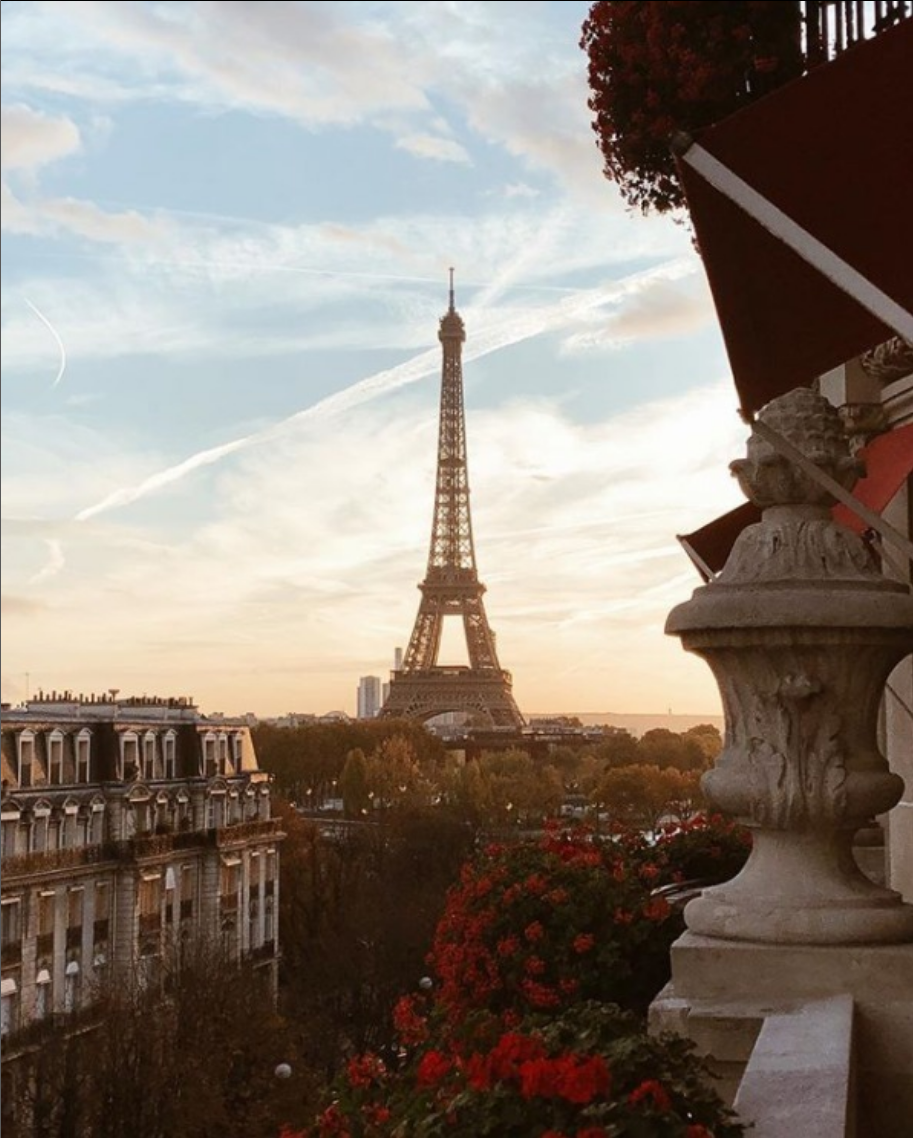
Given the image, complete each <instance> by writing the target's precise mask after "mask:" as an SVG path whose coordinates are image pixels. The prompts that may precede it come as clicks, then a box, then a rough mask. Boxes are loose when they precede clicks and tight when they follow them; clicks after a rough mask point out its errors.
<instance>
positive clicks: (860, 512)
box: [746, 415, 913, 561]
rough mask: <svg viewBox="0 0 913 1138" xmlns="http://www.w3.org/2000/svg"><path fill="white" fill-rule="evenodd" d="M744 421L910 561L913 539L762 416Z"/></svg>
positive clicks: (912, 552)
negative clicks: (816, 463)
mask: <svg viewBox="0 0 913 1138" xmlns="http://www.w3.org/2000/svg"><path fill="white" fill-rule="evenodd" d="M746 421H747V422H748V423H749V424H750V425H751V429H752V430H753V431H754V432H755V434H756V435H760V436H761V438H762V439H764V441H765V442H767V443H770V445H771V446H772V447H773V448H774V450H776V451H778V452H779V453H780V454H782V455H783V457H784V458H788V459H789V461H790V462H792V463H794V464H795V465H796V466H798V467H799V469H800V470H801V471H803V472H804V473H805V474H807V475H808V476H809V478H812V479H814V481H815V482H817V483H818V485H819V486H823V487H824V489H825V490H827V491H828V492H829V493H830V494H831V495H833V497H835V498H836V499H837V501H838V502H842V503H843V505H844V506H846V507H847V509H849V510H852V511H853V513H854V514H855V515H856V516H857V517H858V518H861V519H862V520H863V521H864V522H865V523H866V524H867V525H869V526H871V528H872V529H873V530H876V531H877V532H878V533H879V534H881V536H882V538H883V539H884V540H885V541H886V542H889V543H890V544H891V545H894V546H896V547H897V548H898V549H900V550H901V551H902V552H903V554H904V555H905V556H906V557H908V558H909V559H910V560H911V561H913V541H910V540H909V538H906V537H904V535H903V534H902V533H901V532H900V531H899V530H896V529H895V528H894V527H893V526H892V525H891V524H890V522H886V521H885V520H884V518H883V517H882V516H881V515H880V514H877V513H875V511H874V510H870V509H869V507H868V506H867V505H865V503H864V502H860V500H859V499H858V498H857V497H855V495H853V494H851V493H850V492H849V491H848V490H845V489H844V488H843V487H842V486H841V485H840V483H839V482H837V481H836V479H834V478H831V476H830V475H829V474H828V473H827V471H825V470H822V469H821V467H820V466H816V465H815V464H814V463H813V462H812V460H811V459H810V458H809V457H808V456H807V455H804V454H803V453H802V451H801V450H799V449H798V447H795V446H793V444H792V443H791V442H790V441H789V439H786V438H784V437H783V435H781V434H780V433H779V431H775V430H774V429H773V428H772V427H771V426H770V425H769V424H768V423H765V422H764V421H763V419H758V418H756V417H755V416H751V415H750V416H748V417H747V420H746Z"/></svg>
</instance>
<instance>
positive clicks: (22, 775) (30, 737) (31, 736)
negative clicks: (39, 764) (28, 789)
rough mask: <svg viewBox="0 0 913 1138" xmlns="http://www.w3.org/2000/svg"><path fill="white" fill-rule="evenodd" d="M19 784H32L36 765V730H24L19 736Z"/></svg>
mask: <svg viewBox="0 0 913 1138" xmlns="http://www.w3.org/2000/svg"><path fill="white" fill-rule="evenodd" d="M18 760H19V763H18V765H19V770H18V772H17V773H18V776H19V785H20V786H32V785H34V781H33V778H34V776H33V773H32V772H33V768H34V765H35V732H34V731H23V732H22V733H21V734H20V736H19V755H18Z"/></svg>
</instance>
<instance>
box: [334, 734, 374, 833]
mask: <svg viewBox="0 0 913 1138" xmlns="http://www.w3.org/2000/svg"><path fill="white" fill-rule="evenodd" d="M339 792H340V794H341V795H342V806H343V810H344V811H345V814H346V817H348V818H358V817H361V816H362V815H364V814H366V813H367V811H368V808H369V806H370V805H371V797H370V793H369V790H368V762H367V759H366V758H365V753H364V751H363V750H362V749H361V747H355V748H354V749H353V750H351V751H349V754H348V756H347V758H346V765H345V766H344V767H343V768H342V774H341V775H340V776H339Z"/></svg>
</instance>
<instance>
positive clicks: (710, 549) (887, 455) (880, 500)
mask: <svg viewBox="0 0 913 1138" xmlns="http://www.w3.org/2000/svg"><path fill="white" fill-rule="evenodd" d="M859 457H860V458H861V459H862V460H863V462H864V463H865V468H866V473H865V475H864V477H862V478H860V480H859V481H858V482H857V483H856V485H855V487H854V488H853V495H854V496H855V497H856V498H858V499H859V500H860V501H861V502H862V504H863V505H865V506H868V507H869V508H870V509H872V510H875V512H876V513H879V514H881V513H883V512H884V510H885V507H886V506H887V505H888V503H889V502H890V501H891V500H892V499H893V498H894V496H895V495H896V494H897V492H898V491H899V490H900V488H901V486H902V485H903V483H904V481H905V479H907V478H909V477H910V476H911V475H913V423H910V424H908V425H907V426H905V427H897V428H895V430H893V431H888V432H887V433H886V434H884V435H879V436H878V437H877V438H875V439H873V440H872V442H870V443H869V445H868V446H866V447H863V449H862V450H861V451H860V452H859ZM833 514H834V519H835V521H838V522H840V523H841V524H842V525H845V526H849V528H850V529H853V530H856V532H857V533H861V532H862V531H863V530H864V529H866V528H867V526H866V524H865V522H863V521H862V520H861V519H859V518H857V517H856V515H855V514H853V513H852V512H851V511H850V510H849V509H848V508H847V507H846V506H842V505H837V506H835V507H834V510H833ZM760 519H761V511H760V510H759V509H758V507H757V506H755V505H753V504H752V503H751V502H746V503H745V504H744V505H743V506H739V507H738V508H737V509H735V510H730V511H729V513H728V514H723V515H722V516H721V517H719V518H716V519H715V521H712V522H709V523H708V524H707V525H705V526H701V528H700V529H697V530H695V531H694V532H693V533H689V534H684V535H682V536H681V537H680V538H679V541H681V542H682V544H683V545H684V546H685V547H686V548H687V549H688V550H689V551H690V552H692V553H694V554H696V555H697V560H698V562H701V563H703V565H704V566H706V568H707V569H708V570H709V571H710V572H711V573H719V571H720V570H721V569H722V568H723V566H724V565H725V564H726V559H727V558H728V557H729V554H730V552H731V551H732V547H733V545H735V542H736V538H737V537H738V536H739V534H740V533H741V532H742V530H744V529H745V528H746V527H748V526H750V525H754V523H755V522H757V521H760ZM702 575H703V576H705V577H706V573H702Z"/></svg>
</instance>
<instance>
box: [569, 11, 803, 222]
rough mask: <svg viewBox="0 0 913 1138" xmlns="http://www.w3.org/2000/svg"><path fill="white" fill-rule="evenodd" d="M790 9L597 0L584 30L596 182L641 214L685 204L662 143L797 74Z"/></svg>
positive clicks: (799, 64)
mask: <svg viewBox="0 0 913 1138" xmlns="http://www.w3.org/2000/svg"><path fill="white" fill-rule="evenodd" d="M801 23H802V16H801V10H800V5H799V4H798V3H791V2H786V3H784V2H783V0H767V2H763V3H750V2H749V3H745V2H743V3H735V2H733V3H721V2H719V0H711V2H695V0H686V2H685V0H661V2H656V3H621V2H615V0H599V2H598V3H596V4H594V5H593V7H592V9H591V10H590V14H589V16H588V17H587V19H586V21H585V23H584V25H583V34H582V38H581V41H580V46H581V47H582V48H583V50H584V51H585V52H586V53H587V56H588V57H589V84H590V90H591V92H592V94H591V97H590V99H589V104H588V105H589V108H590V110H591V111H592V112H593V130H594V131H595V133H596V135H597V140H598V146H599V149H600V150H601V152H602V156H603V160H604V173H605V176H606V177H607V178H608V179H609V180H610V181H612V182H615V183H616V184H617V185H618V188H619V190H620V192H621V195H622V197H623V198H624V200H625V201H626V202H627V203H628V205H630V206H633V207H635V208H637V209H639V210H641V211H642V212H644V213H646V212H647V211H648V210H655V211H657V212H659V213H665V212H668V211H670V210H675V209H678V208H680V207H682V206H683V205H684V196H683V193H682V189H681V186H680V185H679V182H678V179H677V177H676V172H675V164H674V161H673V158H672V153H671V150H670V140H671V138H672V136H673V134H674V133H676V132H677V131H685V132H688V133H690V132H694V131H698V130H700V129H702V128H703V127H706V126H709V125H710V124H711V123H714V122H718V121H719V120H720V119H723V118H726V117H727V116H728V115H730V114H732V113H733V112H734V111H737V110H739V109H740V108H741V107H743V106H747V105H748V104H749V103H751V102H753V101H754V100H756V99H758V98H760V97H761V96H762V95H765V94H767V93H768V92H769V91H772V90H774V89H775V88H776V87H779V86H781V85H782V84H783V83H786V82H788V81H789V80H791V79H794V78H796V77H797V76H799V75H801V74H802V73H803V71H805V70H806V66H805V56H804V53H803V51H802V45H801Z"/></svg>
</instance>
